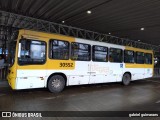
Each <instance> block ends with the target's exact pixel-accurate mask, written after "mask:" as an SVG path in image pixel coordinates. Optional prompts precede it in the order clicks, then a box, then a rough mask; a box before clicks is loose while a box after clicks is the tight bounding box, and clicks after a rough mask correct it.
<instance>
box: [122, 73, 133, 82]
mask: <svg viewBox="0 0 160 120" xmlns="http://www.w3.org/2000/svg"><path fill="white" fill-rule="evenodd" d="M130 81H131V76H130V74H128V73H125V74H124V75H123V77H122V83H123V85H129V83H130Z"/></svg>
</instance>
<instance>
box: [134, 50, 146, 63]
mask: <svg viewBox="0 0 160 120" xmlns="http://www.w3.org/2000/svg"><path fill="white" fill-rule="evenodd" d="M138 52H139V53H143V54H144V58H143V63H137V53H138ZM135 53H136V54H135V63H136V64H142V65H143V64H145V52H140V51H135Z"/></svg>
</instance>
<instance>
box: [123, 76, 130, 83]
mask: <svg viewBox="0 0 160 120" xmlns="http://www.w3.org/2000/svg"><path fill="white" fill-rule="evenodd" d="M129 81H130V77H129V76H128V75H125V76H124V82H125V83H128V82H129Z"/></svg>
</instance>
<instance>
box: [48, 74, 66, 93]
mask: <svg viewBox="0 0 160 120" xmlns="http://www.w3.org/2000/svg"><path fill="white" fill-rule="evenodd" d="M64 87H65V79H64V77H62V76H61V75H54V76H52V77H51V78H50V79H49V81H48V89H49V91H50V92H52V93H59V92H61V91H62V90H63V89H64Z"/></svg>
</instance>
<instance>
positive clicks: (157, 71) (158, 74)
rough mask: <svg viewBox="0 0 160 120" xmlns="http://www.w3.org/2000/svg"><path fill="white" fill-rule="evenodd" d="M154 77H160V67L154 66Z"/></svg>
mask: <svg viewBox="0 0 160 120" xmlns="http://www.w3.org/2000/svg"><path fill="white" fill-rule="evenodd" d="M154 77H160V68H154Z"/></svg>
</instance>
